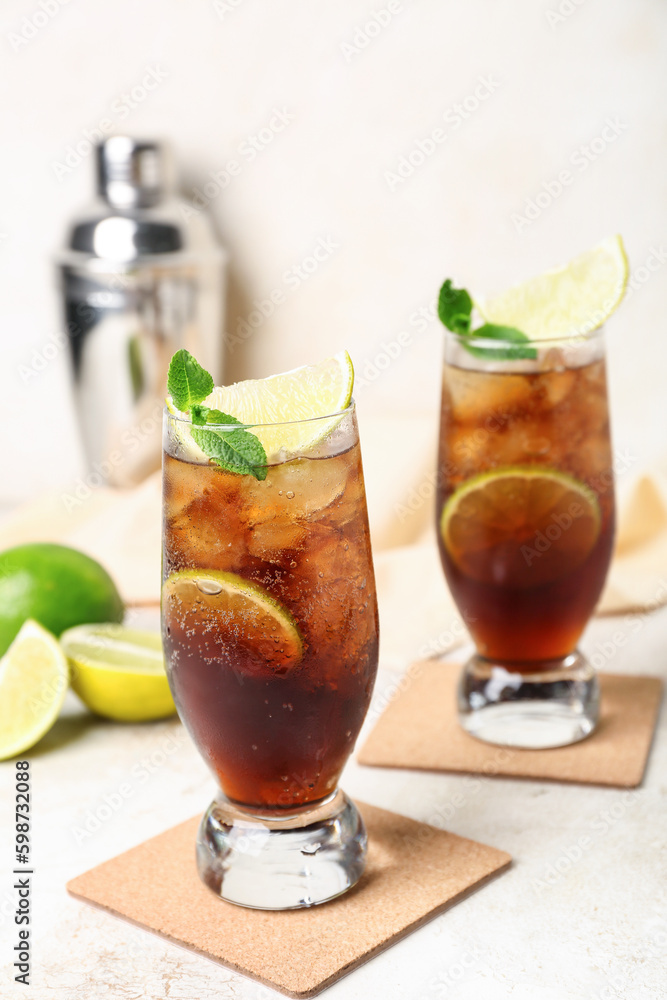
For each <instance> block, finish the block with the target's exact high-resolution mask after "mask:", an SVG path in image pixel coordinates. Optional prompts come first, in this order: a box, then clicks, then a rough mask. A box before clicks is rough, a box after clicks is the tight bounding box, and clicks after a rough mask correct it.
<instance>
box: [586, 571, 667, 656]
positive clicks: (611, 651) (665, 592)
mask: <svg viewBox="0 0 667 1000" xmlns="http://www.w3.org/2000/svg"><path fill="white" fill-rule="evenodd" d="M665 603H667V580H663V579H660V580H659V581H658V587H657V589H656V591H655V594H654V595H653V597H652V598H651V600H650V601H649V602H648V603H647V604H646V606H645V607H644V608H643V609H642V610H641V611H637V612H633V613H631V614H629V615H626V616H625V618H624V619H623V623H622V625H621V626H620V628H617V629H616V631H615V632H613V633H612V635H611V636H610V637H609V638H608V639H604V640H600V641H599V642H596V644H595V648H594V649H592V650H590V651H589V652H588V653H587V658H588V660H589V662H590V664H591V666H593V667H594V668H595V669H596V670H598V671H599V670H604V668H605V667H606V666H607V665H608V664H609V663H610V661H611V660H613V659H614V657H615V656H616V654H617V653H618V651H619V649H623V648H624V647H625V646H627V644H628V642H629V641H630V639H631V638H632V636H633V635H636V634H637V633H638V632H641V631H642V629H643V628H644V626H645V625H646V622H647V620H648V618H649V617H650V616H651V615H652V614H653V612H654V611H657V610H658V608H662V607H664V605H665Z"/></svg>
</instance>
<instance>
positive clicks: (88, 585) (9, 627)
mask: <svg viewBox="0 0 667 1000" xmlns="http://www.w3.org/2000/svg"><path fill="white" fill-rule="evenodd" d="M123 610H124V609H123V601H122V600H121V597H120V594H119V593H118V590H117V589H116V586H115V584H114V582H113V580H112V579H111V577H110V576H109V574H108V573H107V571H106V570H105V569H104V567H103V566H100V564H99V563H98V562H96V561H95V560H94V559H91V558H90V556H87V555H86V554H85V553H84V552H79V551H78V549H72V548H70V547H69V546H67V545H54V544H51V543H50V542H32V543H30V544H27V545H17V546H15V547H14V548H11V549H5V551H4V552H2V553H0V654H2V653H4V652H5V650H6V649H7V648H8V647H9V644H10V642H11V641H12V639H13V638H14V636H16V635H17V633H18V631H19V629H20V627H21V625H22V624H23V622H24V621H26V619H27V618H33V619H35V621H38V622H39V623H40V625H43V626H44V628H47V629H49V631H50V632H53V633H54V634H55V635H60V633H61V632H63V631H64V630H65V629H66V628H71V627H72V626H73V625H80V624H82V623H83V622H94V621H98V622H99V621H117V622H118V621H121V620H122V618H123Z"/></svg>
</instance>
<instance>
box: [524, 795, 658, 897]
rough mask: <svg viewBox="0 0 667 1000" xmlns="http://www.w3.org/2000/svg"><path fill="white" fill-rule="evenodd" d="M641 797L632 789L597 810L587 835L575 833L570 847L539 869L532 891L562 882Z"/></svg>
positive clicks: (548, 887)
mask: <svg viewBox="0 0 667 1000" xmlns="http://www.w3.org/2000/svg"><path fill="white" fill-rule="evenodd" d="M641 795H642V792H641V791H638V790H636V789H633V790H632V791H626V792H623V793H622V794H621V795H619V796H618V798H617V799H616V801H615V802H614V803H613V804H612V805H611V806H608V807H605V808H604V809H600V811H599V812H598V813H597V814H596V815H595V816H594V817H593V818H592V819H591V820H590V821H589V823H588V825H587V829H588V832H587V833H581V834H579V836H578V837H576V838H575V839H574V840H573V841H572V842H571V843H570V844H568V845H567V846H566V847H564V848H562V849H561V851H560V853H559V855H558V857H557V858H555V859H554V860H553V861H549V862H547V864H546V865H545V866H544V868H543V870H542V874H541V877H540V878H534V879H533V880H532V882H531V885H532V888H533V889H535V890H536V891H537V892H544V891H545V890H547V889H550V888H553V886H555V885H558V883H559V882H562V881H563V879H564V878H565V877H566V876H567V875H569V874H570V872H571V871H572V869H573V868H575V867H576V866H577V865H578V864H579V863H580V862H581V861H582V860H583V858H584V857H585V856H586V855H587V854H588V853H589V852H590V851H591V850H592V849H593V848H594V847H595V846H596V845H597V843H598V842H599V841H600V840H601V839H602V838H603V837H604V836H605V835H606V834H607V833H609V831H610V830H611V829H613V827H615V826H616V825H617V823H620V821H621V820H622V819H624V818H625V816H626V815H627V814H628V812H629V811H630V810H632V809H634V808H635V805H636V803H637V800H638V799H639V798H640V797H641Z"/></svg>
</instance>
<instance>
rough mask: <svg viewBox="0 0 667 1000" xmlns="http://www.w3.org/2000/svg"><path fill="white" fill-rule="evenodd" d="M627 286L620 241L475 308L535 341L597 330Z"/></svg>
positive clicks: (613, 240) (600, 246) (615, 239)
mask: <svg viewBox="0 0 667 1000" xmlns="http://www.w3.org/2000/svg"><path fill="white" fill-rule="evenodd" d="M627 282H628V260H627V257H626V255H625V249H624V247H623V240H622V239H621V237H620V236H612V237H611V238H610V239H608V240H605V241H604V242H602V243H599V244H598V245H597V246H596V247H593V249H592V250H588V251H586V253H582V254H580V255H579V256H578V257H575V258H574V260H571V261H570V263H569V264H565V265H564V266H563V267H558V268H554V269H553V270H551V271H546V272H545V273H544V274H541V275H539V276H538V277H537V278H531V279H530V280H529V281H525V282H523V284H521V285H515V286H514V288H510V289H508V290H507V291H506V292H502V293H501V294H500V295H496V296H490V297H487V298H486V299H483V300H482V301H481V302H477V303H475V304H476V305H477V308H478V309H479V311H480V312H481V314H482V315H483V317H484V319H485V320H486V321H487V322H489V323H497V324H499V325H501V326H513V327H516V328H517V329H518V330H521V331H522V332H523V333H525V334H526V335H527V336H528V337H530V339H531V340H549V339H551V338H557V337H566V336H576V335H577V334H586V333H590V332H591V331H592V330H596V329H597V328H598V327H599V326H602V324H603V323H604V322H605V320H607V319H608V318H609V317H610V316H611V314H612V313H613V312H614V310H615V309H616V308H617V306H618V305H619V303H620V301H621V299H622V298H623V295H624V294H625V287H626V285H627Z"/></svg>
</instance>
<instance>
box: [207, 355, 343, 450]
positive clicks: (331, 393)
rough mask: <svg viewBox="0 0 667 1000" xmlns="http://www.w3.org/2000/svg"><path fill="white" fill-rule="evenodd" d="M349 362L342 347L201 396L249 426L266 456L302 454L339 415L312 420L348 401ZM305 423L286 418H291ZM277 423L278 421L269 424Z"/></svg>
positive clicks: (334, 424) (326, 432)
mask: <svg viewBox="0 0 667 1000" xmlns="http://www.w3.org/2000/svg"><path fill="white" fill-rule="evenodd" d="M353 384H354V368H353V367H352V361H351V359H350V355H349V354H348V353H347V351H341V352H340V353H339V354H336V355H335V356H334V357H332V358H327V359H326V360H325V361H322V362H320V364H318V365H304V366H303V367H302V368H294V369H293V370H292V371H289V372H284V373H283V374H282V375H271V376H270V377H269V378H261V379H249V380H248V381H246V382H236V383H235V384H234V385H228V386H220V387H218V388H215V389H214V390H213V392H212V393H211V394H210V396H208V398H207V399H205V400H204V404H205V405H206V406H209V407H211V409H216V410H222V412H223V413H229V414H230V415H231V416H232V417H236V418H237V419H238V420H240V421H241V422H242V423H244V424H265V425H268V426H263V427H262V426H259V427H253V431H252V432H253V434H256V435H257V437H258V438H259V439H260V441H261V442H262V444H263V445H264V450H265V451H266V454H267V458H268V459H269V461H272V460H275V459H276V458H280V459H281V460H283V461H284V460H285V459H287V458H291V457H294V456H295V455H303V454H305V453H306V452H308V451H309V450H310V449H311V448H313V447H314V446H315V445H316V444H318V443H319V442H320V441H322V440H323V439H324V438H325V437H327V435H328V434H330V433H331V431H332V430H333V429H334V428H335V427H336V426H337V424H338V423H339V421H340V417H333V418H332V419H331V420H327V421H322V420H317V419H316V418H317V417H327V416H329V415H330V414H337V413H340V411H341V410H344V409H346V408H347V407H348V406H349V405H350V400H351V399H352V386H353ZM304 420H305V421H308V420H313V421H314V422H313V423H311V424H308V423H290V421H304ZM276 423H280V424H281V426H280V427H272V426H270V425H271V424H276Z"/></svg>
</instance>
